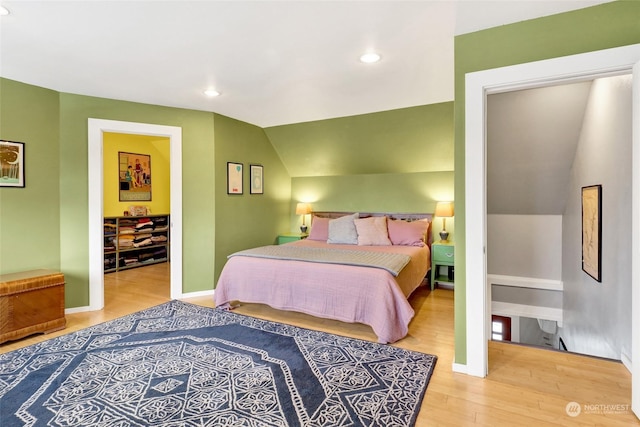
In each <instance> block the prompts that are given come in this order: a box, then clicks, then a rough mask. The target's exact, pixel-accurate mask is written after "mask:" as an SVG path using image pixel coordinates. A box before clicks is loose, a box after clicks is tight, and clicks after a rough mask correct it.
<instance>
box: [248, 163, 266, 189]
mask: <svg viewBox="0 0 640 427" xmlns="http://www.w3.org/2000/svg"><path fill="white" fill-rule="evenodd" d="M249 168H250V173H249V176H250V178H251V185H250V186H249V193H251V194H264V176H263V172H264V168H263V167H262V165H250V166H249Z"/></svg>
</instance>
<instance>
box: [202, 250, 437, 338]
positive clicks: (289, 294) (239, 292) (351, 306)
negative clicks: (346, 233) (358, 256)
mask: <svg viewBox="0 0 640 427" xmlns="http://www.w3.org/2000/svg"><path fill="white" fill-rule="evenodd" d="M288 244H289V245H305V246H312V247H334V248H341V249H351V250H353V249H357V250H367V251H393V252H397V253H403V254H407V255H410V256H411V261H410V262H409V264H407V266H406V267H405V268H404V269H403V270H402V271H401V272H400V274H399V275H398V277H396V278H394V277H393V276H392V275H391V274H390V273H389V272H387V271H385V270H383V269H380V268H373V267H359V266H349V265H339V264H319V263H313V262H303V261H291V260H275V259H266V258H254V257H244V256H234V257H231V258H230V259H229V260H228V261H227V263H226V265H225V266H224V269H223V270H222V273H221V275H220V279H219V280H218V284H217V286H216V289H215V293H214V298H215V303H216V306H220V305H223V304H227V303H230V302H233V301H241V302H248V303H261V304H267V305H269V306H271V307H273V308H277V309H281V310H292V311H299V312H303V313H307V314H311V315H314V316H318V317H322V318H328V319H335V320H341V321H344V322H359V323H364V324H366V325H369V326H371V327H372V328H373V331H374V332H375V334H376V335H377V336H378V342H381V343H391V342H395V341H397V340H399V339H401V338H403V337H404V336H405V335H407V332H408V329H409V322H410V321H411V319H412V318H413V316H414V314H415V313H414V311H413V308H412V307H411V305H410V304H409V302H408V300H407V298H408V297H409V295H411V293H412V292H413V291H414V290H415V289H416V288H417V287H418V286H419V285H420V283H421V282H422V279H423V278H424V276H425V275H426V273H427V271H428V270H429V268H430V259H431V256H430V252H429V248H428V247H426V246H425V247H422V248H420V247H414V246H356V245H329V244H327V243H324V242H318V241H312V240H300V241H297V242H292V243H288Z"/></svg>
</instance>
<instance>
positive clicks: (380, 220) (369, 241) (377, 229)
mask: <svg viewBox="0 0 640 427" xmlns="http://www.w3.org/2000/svg"><path fill="white" fill-rule="evenodd" d="M353 222H354V223H355V224H356V230H357V231H358V245H361V246H364V245H367V246H391V240H389V233H388V232H387V217H386V216H377V217H374V216H372V217H369V218H362V219H356V220H354V221H353Z"/></svg>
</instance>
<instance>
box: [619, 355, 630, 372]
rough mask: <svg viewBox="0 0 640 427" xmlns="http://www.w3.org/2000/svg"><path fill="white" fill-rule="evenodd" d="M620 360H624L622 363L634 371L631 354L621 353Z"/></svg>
mask: <svg viewBox="0 0 640 427" xmlns="http://www.w3.org/2000/svg"><path fill="white" fill-rule="evenodd" d="M620 360H621V361H622V364H623V365H624V367H625V368H627V370H628V371H629V372H632V371H631V367H632V363H631V359H630V358H629V356H627V355H626V354H624V353H622V354H621V355H620Z"/></svg>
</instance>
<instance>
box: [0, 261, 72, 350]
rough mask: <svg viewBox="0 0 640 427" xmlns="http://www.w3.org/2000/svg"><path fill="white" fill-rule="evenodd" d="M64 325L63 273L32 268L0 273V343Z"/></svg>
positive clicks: (51, 330) (55, 329)
mask: <svg viewBox="0 0 640 427" xmlns="http://www.w3.org/2000/svg"><path fill="white" fill-rule="evenodd" d="M65 325H66V319H65V317H64V275H63V274H62V273H60V272H57V271H54V270H32V271H25V272H20V273H11V274H2V275H0V343H3V342H5V341H9V340H16V339H18V338H23V337H26V336H28V335H31V334H35V333H41V332H44V333H49V332H53V331H57V330H60V329H63V328H64V327H65Z"/></svg>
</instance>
